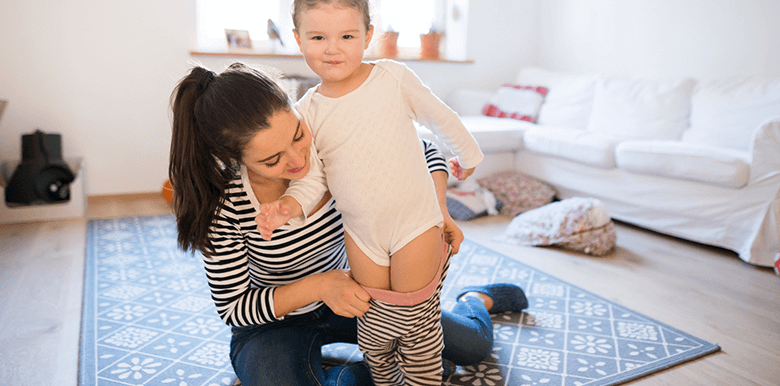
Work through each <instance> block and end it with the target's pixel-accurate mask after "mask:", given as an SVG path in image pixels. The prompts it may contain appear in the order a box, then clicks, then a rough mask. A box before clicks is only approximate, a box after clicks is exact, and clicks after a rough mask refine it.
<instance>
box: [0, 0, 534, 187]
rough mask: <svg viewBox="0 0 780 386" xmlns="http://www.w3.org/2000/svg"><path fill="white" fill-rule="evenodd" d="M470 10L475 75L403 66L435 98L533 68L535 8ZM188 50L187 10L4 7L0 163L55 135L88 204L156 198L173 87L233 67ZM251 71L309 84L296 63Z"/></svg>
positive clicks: (118, 5)
mask: <svg viewBox="0 0 780 386" xmlns="http://www.w3.org/2000/svg"><path fill="white" fill-rule="evenodd" d="M472 3H478V6H473V7H472V9H471V18H472V23H471V24H470V30H469V40H470V41H473V42H474V44H473V45H470V49H469V56H470V58H472V59H474V61H475V64H470V65H469V64H430V63H412V64H411V67H412V68H413V69H414V70H415V71H417V72H418V74H419V75H420V77H421V78H422V79H423V81H425V82H426V83H427V84H428V85H429V86H431V88H432V89H433V90H434V91H435V92H436V93H438V94H439V95H441V96H444V95H446V93H447V92H449V91H450V90H451V89H452V88H454V87H456V86H460V85H467V86H473V87H476V86H481V85H483V83H484V84H489V85H490V87H492V86H494V85H497V84H499V83H500V82H501V81H502V80H504V79H506V78H509V77H511V76H512V74H513V73H515V72H516V71H517V68H518V63H520V62H525V63H532V62H533V61H534V60H535V54H536V51H535V48H534V44H535V43H534V42H535V37H534V36H533V35H534V33H535V32H534V31H535V30H536V27H535V26H534V24H533V20H534V19H535V18H534V14H535V13H536V11H535V4H536V0H521V1H516V0H480V1H472ZM510 15H521V16H519V17H514V16H511V17H510ZM517 20H522V21H523V22H522V23H517V22H516V21H517ZM495 31H504V32H505V33H504V34H502V35H504V36H497V35H496V33H495ZM196 40H197V37H196V28H195V0H166V1H152V0H135V1H99V0H69V1H54V0H36V1H27V0H3V1H2V2H0V99H8V100H9V105H8V107H7V108H6V112H5V116H4V117H3V119H2V121H0V159H18V158H19V157H20V156H21V155H20V153H21V151H20V148H21V139H20V136H21V135H22V134H27V133H32V132H33V131H34V130H35V129H37V128H40V129H41V130H43V131H45V132H56V133H61V134H62V137H63V153H64V154H65V156H66V157H73V156H82V157H84V158H85V159H86V179H85V182H86V185H87V189H86V190H87V194H88V195H104V194H122V193H138V192H158V191H160V186H161V184H162V183H163V181H165V179H166V178H167V167H168V151H169V147H170V120H169V113H168V103H169V97H170V94H171V91H172V90H173V87H174V85H175V84H176V82H177V81H178V80H179V79H180V78H181V77H183V76H184V75H185V74H186V72H187V70H188V68H189V67H190V66H189V62H190V61H191V60H196V61H200V62H201V63H203V64H204V65H207V66H210V67H211V68H213V69H215V70H220V69H223V68H224V67H225V66H226V65H227V64H229V62H231V61H232V60H233V58H210V57H207V58H204V57H197V58H192V57H191V56H190V55H189V52H190V50H193V49H195V47H196ZM505 43H509V44H510V45H511V46H512V47H513V49H512V50H510V52H509V53H506V50H505V49H504V44H505ZM248 62H250V63H262V64H267V65H272V66H277V67H279V68H280V69H282V70H283V71H285V72H288V73H310V72H308V69H307V68H306V66H305V64H304V63H303V60H290V59H284V60H256V59H255V60H248Z"/></svg>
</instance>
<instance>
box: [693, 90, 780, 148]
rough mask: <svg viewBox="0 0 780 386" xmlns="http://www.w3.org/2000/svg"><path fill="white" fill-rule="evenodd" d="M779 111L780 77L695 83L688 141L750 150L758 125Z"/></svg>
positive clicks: (779, 113) (778, 113) (779, 112)
mask: <svg viewBox="0 0 780 386" xmlns="http://www.w3.org/2000/svg"><path fill="white" fill-rule="evenodd" d="M776 115H780V78H775V79H758V78H751V79H744V78H743V79H736V78H724V79H718V80H712V81H709V82H705V83H702V84H700V85H699V86H697V87H696V90H695V92H694V94H693V97H692V99H691V128H690V129H689V130H687V131H686V132H685V133H684V134H683V137H682V140H683V141H685V142H691V143H698V144H704V145H712V146H718V147H726V148H730V149H736V150H743V151H749V150H750V145H751V144H752V141H753V136H754V133H755V131H756V130H757V129H758V126H759V125H760V124H761V123H762V122H763V121H765V120H766V119H767V118H770V117H772V116H776Z"/></svg>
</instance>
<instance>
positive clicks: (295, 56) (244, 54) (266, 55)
mask: <svg viewBox="0 0 780 386" xmlns="http://www.w3.org/2000/svg"><path fill="white" fill-rule="evenodd" d="M190 55H192V56H225V57H249V58H267V59H303V55H301V54H292V55H287V54H270V53H260V52H253V51H227V52H205V51H190ZM366 59H368V60H375V59H381V58H379V57H375V56H367V57H366ZM392 59H394V60H397V61H399V62H432V63H456V64H473V63H474V61H473V60H448V59H423V58H412V57H409V58H406V57H397V58H392Z"/></svg>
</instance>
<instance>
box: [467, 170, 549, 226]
mask: <svg viewBox="0 0 780 386" xmlns="http://www.w3.org/2000/svg"><path fill="white" fill-rule="evenodd" d="M477 183H479V186H481V187H483V188H485V189H487V190H489V191H490V192H492V193H493V194H494V195H495V196H496V199H498V200H500V201H501V202H503V203H504V206H503V208H501V211H500V213H501V214H504V215H509V216H517V215H518V214H520V213H523V212H526V211H529V210H531V209H536V208H538V207H540V206H543V205H546V204H549V203H551V202H552V201H553V198H554V197H555V189H553V188H552V187H551V186H550V185H547V184H546V183H544V182H542V181H539V180H536V179H534V178H532V177H529V176H527V175H525V174H522V173H518V172H513V171H508V172H500V173H496V174H493V175H490V176H488V177H484V178H480V179H479V180H477Z"/></svg>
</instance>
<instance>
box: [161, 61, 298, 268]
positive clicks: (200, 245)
mask: <svg viewBox="0 0 780 386" xmlns="http://www.w3.org/2000/svg"><path fill="white" fill-rule="evenodd" d="M171 109H172V111H173V134H172V137H171V154H170V163H169V165H168V177H169V179H170V182H171V186H172V187H173V212H174V214H175V215H176V223H177V227H178V231H179V236H178V243H179V247H180V248H181V249H183V250H184V251H194V250H198V251H200V252H201V253H203V254H204V255H206V256H210V255H211V254H212V251H214V246H213V245H212V243H211V240H210V239H209V237H208V235H209V228H210V227H211V226H212V224H214V222H215V221H216V214H217V210H218V208H219V207H220V206H221V205H222V203H223V202H224V200H225V198H226V194H225V188H226V186H227V183H228V182H229V181H230V180H231V179H233V178H234V176H235V173H236V168H237V165H238V164H239V162H240V161H241V159H242V155H243V152H244V149H245V148H246V146H247V144H248V143H249V141H250V140H251V139H252V138H253V137H254V135H255V134H256V133H257V132H258V131H260V130H263V129H265V128H267V127H268V126H269V120H270V119H271V117H272V116H273V115H274V114H275V113H277V112H279V111H282V110H286V111H289V110H290V109H291V107H290V101H289V99H288V97H287V94H286V93H285V92H284V91H283V90H282V89H281V87H279V85H278V84H277V83H276V81H275V80H274V78H273V77H272V76H270V75H268V74H266V73H264V72H261V71H260V70H257V69H254V68H251V67H249V66H246V65H244V64H241V63H234V64H233V65H231V66H230V67H228V69H226V70H225V71H223V72H222V73H220V74H215V73H213V72H211V71H209V70H207V69H205V68H203V67H199V66H196V67H194V68H193V69H192V70H191V71H190V73H189V74H188V75H187V76H185V77H184V78H182V79H181V80H180V81H179V83H178V84H177V85H176V88H175V89H174V90H173V93H172V94H171Z"/></svg>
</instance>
